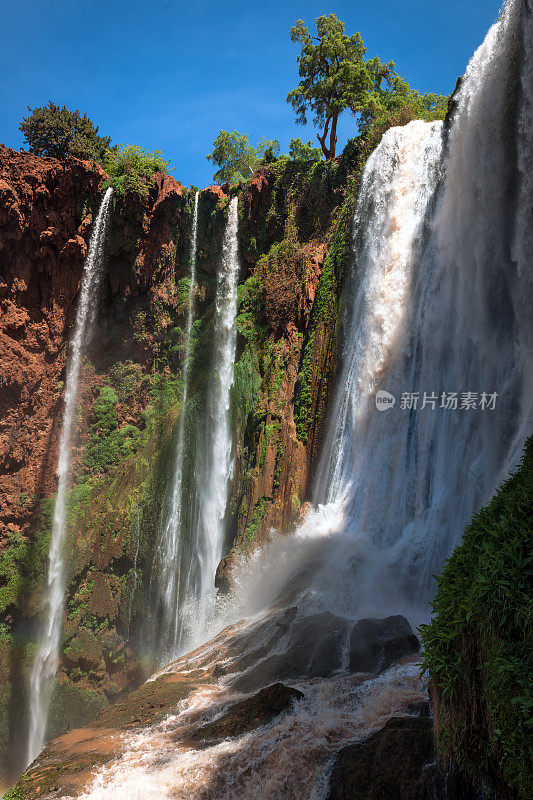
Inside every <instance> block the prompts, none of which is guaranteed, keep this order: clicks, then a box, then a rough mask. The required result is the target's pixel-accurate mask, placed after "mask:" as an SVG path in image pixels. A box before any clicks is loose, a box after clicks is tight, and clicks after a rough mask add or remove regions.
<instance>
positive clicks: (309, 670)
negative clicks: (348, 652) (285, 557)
mask: <svg viewBox="0 0 533 800" xmlns="http://www.w3.org/2000/svg"><path fill="white" fill-rule="evenodd" d="M348 631H349V622H348V621H347V620H345V619H342V618H341V617H336V616H335V615H334V614H331V613H330V612H325V613H322V614H314V615H312V616H309V617H303V618H301V619H297V620H296V621H295V622H293V623H292V625H291V626H290V630H289V631H287V635H288V637H289V638H288V642H287V647H286V649H285V651H284V652H282V653H274V654H273V655H270V656H267V657H266V658H265V659H263V660H262V661H260V662H258V663H256V664H255V665H254V666H252V667H251V668H250V669H249V670H248V671H247V672H245V673H243V674H242V675H239V676H238V677H237V678H236V680H235V681H234V682H233V684H232V685H233V686H234V687H235V688H236V689H237V690H238V691H242V692H248V691H253V690H254V689H256V688H258V687H260V686H265V685H266V684H268V683H271V682H273V681H279V680H285V679H287V678H304V677H306V678H326V677H327V676H328V675H331V674H332V673H333V672H335V671H336V670H339V669H341V667H342V651H343V643H344V642H345V641H346V636H347V635H348ZM282 633H283V630H282Z"/></svg>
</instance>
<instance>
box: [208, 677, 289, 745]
mask: <svg viewBox="0 0 533 800" xmlns="http://www.w3.org/2000/svg"><path fill="white" fill-rule="evenodd" d="M303 696H304V695H303V693H302V692H300V691H298V689H292V688H291V687H290V686H284V684H283V683H274V684H272V686H267V687H266V688H265V689H261V691H260V692H257V694H254V695H253V696H252V697H247V698H246V699H245V700H241V701H240V702H239V703H235V705H233V706H231V708H230V709H229V710H228V711H226V713H225V714H223V715H222V716H221V717H220V718H219V719H217V720H215V721H214V722H211V723H209V724H208V725H204V726H203V727H202V728H199V730H198V731H196V733H195V734H194V736H193V739H194V740H202V741H210V740H215V739H226V738H227V737H229V736H241V735H242V734H243V733H246V732H247V731H250V730H253V729H254V728H260V727H261V726H262V725H266V724H267V723H268V722H271V721H272V720H273V719H275V718H276V717H278V716H279V715H280V714H282V713H283V712H284V711H287V710H288V709H289V708H291V706H292V704H293V703H294V702H295V701H297V700H301V699H302V697H303Z"/></svg>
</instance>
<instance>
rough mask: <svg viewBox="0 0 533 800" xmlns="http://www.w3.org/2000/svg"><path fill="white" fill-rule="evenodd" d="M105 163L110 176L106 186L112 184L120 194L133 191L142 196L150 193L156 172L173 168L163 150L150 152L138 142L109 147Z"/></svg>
mask: <svg viewBox="0 0 533 800" xmlns="http://www.w3.org/2000/svg"><path fill="white" fill-rule="evenodd" d="M103 164H104V168H105V170H106V172H107V173H108V175H109V177H110V180H109V181H108V182H106V184H104V188H106V187H107V186H112V187H113V190H114V191H115V192H116V193H117V194H119V195H122V194H125V193H126V192H128V193H129V192H131V193H132V194H137V195H140V196H141V197H143V196H145V195H147V194H148V190H149V183H150V181H151V179H152V176H153V175H154V173H155V172H168V171H169V170H170V169H172V168H171V166H170V161H167V160H166V159H165V156H164V153H163V151H162V150H156V151H155V152H154V153H150V152H149V151H148V150H145V149H144V148H143V147H139V146H138V145H136V144H119V145H116V146H115V147H113V148H111V149H108V150H107V151H106V153H105V157H104V160H103Z"/></svg>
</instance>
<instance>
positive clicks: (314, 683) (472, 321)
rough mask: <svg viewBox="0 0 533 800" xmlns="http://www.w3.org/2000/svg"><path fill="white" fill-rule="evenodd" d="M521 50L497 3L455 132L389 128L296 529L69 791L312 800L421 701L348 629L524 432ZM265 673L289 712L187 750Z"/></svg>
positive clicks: (457, 518)
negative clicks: (371, 663) (289, 693)
mask: <svg viewBox="0 0 533 800" xmlns="http://www.w3.org/2000/svg"><path fill="white" fill-rule="evenodd" d="M532 44H533V14H531V13H530V12H528V11H527V10H526V6H525V4H524V3H523V2H522V0H515V2H509V3H508V4H507V5H506V7H505V10H504V12H503V13H502V15H501V16H500V19H499V20H498V22H497V23H495V25H494V26H493V27H492V28H491V30H490V31H489V33H488V35H487V38H486V40H485V42H484V43H483V44H482V46H481V47H480V48H479V49H478V50H477V52H476V53H475V55H474V57H473V58H472V60H471V62H470V64H469V66H468V70H467V72H466V75H465V78H464V80H463V84H462V87H461V90H460V92H459V96H458V108H457V111H456V113H455V115H454V118H453V121H452V125H451V128H450V129H449V130H444V128H443V126H442V125H441V124H440V123H431V124H426V123H423V122H419V121H415V122H412V123H410V124H409V125H406V126H405V127H402V128H396V129H392V130H389V131H388V132H387V133H386V134H385V135H384V136H383V139H382V141H381V143H380V144H379V146H378V147H377V148H376V150H375V152H374V153H373V155H372V156H371V157H370V158H369V160H368V162H367V165H366V167H365V171H364V176H363V179H362V183H361V187H360V191H359V196H358V201H357V208H356V213H355V218H354V250H353V252H354V258H353V273H352V275H351V276H350V277H349V279H348V282H347V286H346V297H345V326H344V340H345V351H344V353H343V367H342V372H341V376H340V379H339V384H338V396H337V398H336V400H335V403H334V405H333V408H332V409H331V416H330V427H329V431H328V435H327V437H326V440H325V444H324V452H323V457H322V462H321V465H320V469H319V470H318V475H317V480H316V491H315V508H314V509H312V510H311V511H309V512H308V514H307V516H306V517H305V518H304V520H303V522H302V523H301V524H300V526H299V527H298V528H297V530H296V531H295V532H294V534H293V535H291V536H279V537H274V539H273V541H272V542H271V543H270V544H269V545H267V546H265V547H264V548H263V550H262V551H261V552H256V553H254V554H253V555H252V556H251V557H249V558H246V559H245V558H244V557H243V561H242V563H241V564H240V565H239V564H238V565H237V568H236V570H235V574H234V579H235V583H236V586H237V588H236V592H235V598H234V599H233V600H232V602H231V603H229V605H228V606H226V607H225V608H224V609H223V610H222V611H221V612H220V616H219V618H218V622H217V626H215V627H213V628H212V632H213V633H218V631H220V629H221V628H222V627H223V625H224V624H228V623H231V627H229V628H228V629H227V630H225V631H224V632H223V633H221V634H219V636H217V637H216V638H213V639H212V640H211V641H209V642H208V643H206V644H204V645H203V646H202V647H200V648H199V649H198V650H197V651H195V652H194V653H192V654H190V655H189V656H183V657H182V658H180V659H178V660H177V661H176V662H174V663H173V664H171V665H170V666H167V667H165V670H164V671H165V672H172V671H175V672H176V673H179V676H178V677H177V680H185V679H188V677H189V676H190V675H191V674H195V675H203V676H205V683H204V684H203V685H202V686H201V687H199V688H198V689H197V690H196V691H194V692H193V693H192V694H191V695H190V696H189V697H188V698H187V699H186V700H185V701H183V702H182V703H180V705H179V707H178V708H177V709H176V714H175V715H172V716H169V717H168V718H167V719H166V720H164V721H163V722H162V723H160V724H158V725H153V726H152V727H146V728H145V729H144V730H141V731H137V732H133V733H130V734H127V735H126V736H125V737H124V740H123V742H124V745H123V747H124V750H123V754H122V755H120V756H119V757H117V758H116V759H115V760H114V761H112V762H110V763H109V764H108V765H107V766H105V767H103V768H102V769H100V770H99V771H98V772H97V774H96V776H95V778H94V781H93V783H92V785H91V786H90V788H89V789H88V790H87V792H86V793H85V794H84V795H82V797H83V798H86V799H87V800H89V798H90V800H104V798H107V797H110V796H113V797H115V798H117V800H121V799H122V798H124V800H129V798H130V797H131V796H135V793H137V795H138V796H140V795H142V797H143V798H145V799H146V800H156V798H157V800H159V799H160V798H170V797H172V798H180V799H182V800H186V799H187V798H195V799H196V800H199V798H204V799H205V800H208V798H213V797H216V798H217V800H230V799H231V800H255V799H257V800H259V798H264V797H268V798H272V800H299V799H300V798H303V797H306V798H310V799H311V800H322V798H325V797H327V792H328V774H329V767H330V766H331V761H330V757H331V755H332V754H333V753H335V752H337V751H338V750H339V748H341V747H342V746H343V745H345V744H347V743H349V742H354V741H357V740H360V739H361V738H363V737H366V736H368V734H369V733H371V732H373V731H374V730H376V729H378V728H380V727H382V726H383V724H384V723H385V721H386V720H387V719H388V718H390V717H391V716H394V715H395V714H397V713H398V711H401V710H402V709H404V710H405V707H406V705H407V704H408V703H410V702H412V701H413V700H419V699H421V698H423V697H424V696H425V687H424V684H423V681H421V679H420V674H419V665H418V664H417V663H416V660H415V659H412V660H411V661H409V660H408V659H407V660H406V661H405V662H404V663H401V662H400V663H396V664H394V665H393V666H391V667H390V668H389V669H388V670H387V671H385V672H382V674H380V675H378V676H377V677H372V678H368V675H367V676H365V675H363V676H361V673H360V674H359V675H357V674H354V672H353V670H352V671H351V670H350V668H349V664H350V658H351V655H350V647H351V638H350V637H351V635H352V634H353V631H354V630H355V627H354V626H355V621H356V620H359V619H360V618H362V617H364V616H377V617H380V616H383V615H385V614H389V613H396V614H397V613H398V612H402V613H404V614H405V615H407V616H408V617H410V619H411V620H412V621H414V622H418V621H419V620H421V619H423V618H424V617H426V616H427V613H428V608H427V602H428V600H429V599H430V598H431V594H432V578H431V576H432V574H434V573H435V572H436V571H438V570H439V569H440V568H441V567H442V564H443V561H444V559H445V558H446V557H447V556H448V555H449V553H450V551H451V549H452V548H453V546H454V545H455V544H456V543H457V542H458V541H459V539H460V537H461V533H462V531H463V530H464V527H465V523H466V522H467V520H468V519H469V517H470V516H471V515H472V513H473V512H475V511H476V509H477V508H479V506H480V505H481V504H482V503H484V502H485V501H486V500H488V498H489V497H490V495H491V493H492V492H493V490H494V489H495V487H496V486H497V485H498V483H499V482H500V481H501V480H502V478H504V477H505V476H506V475H507V474H508V471H509V470H510V469H511V468H512V467H513V466H514V465H515V463H516V461H517V458H518V455H519V452H520V448H521V445H522V444H523V441H524V439H525V436H526V434H527V433H528V432H529V430H530V426H531V423H532V421H533V420H532V398H533V385H532V374H531V362H530V353H531V345H532V337H533V321H532V319H531V313H530V312H529V313H528V302H529V298H530V296H531V289H532V285H531V284H532V274H531V263H532V259H533V248H532V242H533V225H532V208H531V201H532V194H531V167H532V163H533V141H532V135H533V119H532V107H533V81H532V80H531V77H532V75H531V69H532V66H531V64H532V60H531V54H532ZM236 215H237V209H236V201H235V200H233V201H232V206H231V208H230V215H229V219H228V229H227V231H226V239H225V244H224V249H225V259H224V270H222V271H221V274H220V277H219V280H220V281H221V282H222V285H223V286H225V287H226V288H225V289H224V290H223V291H220V286H219V301H218V318H217V319H218V325H219V328H218V330H217V341H216V342H215V347H216V348H217V352H219V354H220V358H219V361H218V362H217V363H218V364H219V371H218V373H217V376H216V381H215V384H214V387H213V395H212V397H213V399H216V400H217V404H212V405H211V407H210V414H209V417H208V420H207V421H206V431H207V434H208V436H209V439H208V440H207V441H210V442H211V445H210V447H209V449H208V450H207V451H206V452H207V458H206V462H205V467H206V468H207V467H208V466H209V469H210V471H207V469H206V470H205V471H202V472H201V473H200V480H201V481H204V484H203V492H204V495H203V503H204V505H203V513H202V515H201V519H200V525H199V528H198V530H199V532H201V535H199V536H198V539H197V542H198V544H197V546H198V552H199V561H200V568H199V570H198V580H199V585H200V586H201V587H202V589H201V591H203V592H207V591H208V590H207V581H208V580H209V581H210V580H212V574H213V572H214V567H215V564H216V559H217V557H218V555H219V554H220V531H221V520H222V518H223V513H224V503H225V491H226V486H227V480H228V472H229V467H230V445H229V436H228V425H227V414H228V386H229V385H230V383H231V361H232V356H233V352H234V347H235V344H234V342H235V338H234V337H235V334H234V311H233V312H232V313H233V316H232V313H230V311H231V309H233V308H234V303H235V297H234V295H235V285H234V282H235V276H236V272H237V270H238V265H237V261H236V229H237V216H236ZM224 304H225V305H224ZM223 308H226V309H227V313H221V312H222V309H223ZM222 333H224V335H222ZM325 612H333V613H334V614H335V615H336V616H333V614H331V613H325ZM298 626H300V627H298ZM313 626H315V627H313ZM298 636H299V638H298ZM291 648H292V649H291ZM306 648H307V649H306ZM302 653H304V654H305V655H306V658H304V657H303V656H302ZM307 656H309V657H307ZM319 656H320V658H322V659H323V660H325V661H327V660H328V659H330V660H331V659H332V660H333V662H334V667H333V668H332V669H331V670H330V672H329V674H328V675H327V677H324V675H325V674H326V673H325V672H324V671H320V669H318V668H317V669H316V671H313V669H314V664H316V660H315V662H314V661H313V659H318V657H319ZM298 659H300V660H298ZM295 664H298V665H299V666H298V667H296V666H295ZM215 667H216V668H218V669H217V670H216V672H215ZM297 669H299V670H300V671H299V672H298V671H297ZM283 670H285V672H283ZM291 670H292V671H291ZM216 675H218V676H220V675H222V676H223V677H222V678H220V679H219V680H218V681H217V680H215V676H216ZM273 675H275V676H276V679H281V678H284V679H286V678H287V677H288V679H289V682H290V684H291V686H296V687H297V688H299V689H300V690H301V691H302V692H303V695H304V697H303V698H302V699H301V700H300V701H298V702H297V703H296V705H295V707H294V708H293V710H292V713H288V714H286V715H285V716H281V717H279V718H277V719H275V720H274V721H272V722H271V723H269V724H266V725H263V726H260V727H258V728H257V729H255V730H253V731H251V732H248V733H246V734H245V735H243V736H238V737H233V738H227V739H224V740H221V741H219V742H217V743H216V744H213V745H211V746H209V745H208V744H206V745H205V746H203V745H202V746H200V747H197V746H195V745H194V744H193V745H192V746H191V739H190V736H191V731H193V730H195V728H197V727H198V726H199V725H201V724H202V723H203V722H205V721H206V720H210V719H212V718H213V715H216V714H218V713H221V712H222V711H223V710H224V707H225V704H227V703H228V701H229V700H231V699H232V698H235V696H236V695H237V696H239V693H246V692H249V691H252V690H253V689H254V688H258V687H259V686H261V685H265V684H266V683H267V682H270V681H272V680H273V677H272V676H273Z"/></svg>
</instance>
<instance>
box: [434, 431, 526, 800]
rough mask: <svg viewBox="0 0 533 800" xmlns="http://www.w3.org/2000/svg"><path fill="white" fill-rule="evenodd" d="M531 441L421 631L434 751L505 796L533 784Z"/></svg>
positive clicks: (443, 583) (468, 540)
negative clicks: (431, 705) (431, 698)
mask: <svg viewBox="0 0 533 800" xmlns="http://www.w3.org/2000/svg"><path fill="white" fill-rule="evenodd" d="M532 508H533V438H530V439H529V440H528V442H527V444H526V448H525V451H524V457H523V461H522V465H521V467H520V469H519V470H518V471H517V472H516V474H515V475H513V476H512V477H511V478H509V479H508V480H507V481H506V482H505V483H504V484H503V486H502V487H501V489H500V490H499V491H498V492H497V494H496V495H495V497H494V498H493V499H492V501H491V502H490V503H489V505H487V506H485V507H484V508H482V509H481V510H480V511H479V512H478V513H477V514H476V515H475V516H474V518H473V519H472V522H471V523H470V525H469V527H468V528H467V529H466V532H465V534H464V537H463V541H462V544H461V545H460V546H459V547H457V548H456V550H455V551H454V553H453V555H452V556H451V558H450V559H449V561H448V563H447V565H446V568H445V570H444V572H443V574H442V576H441V577H440V578H439V579H438V591H437V595H436V597H435V601H434V603H433V612H434V617H433V620H432V622H431V623H430V624H429V625H426V626H423V627H422V637H423V641H424V647H425V668H426V670H427V671H428V672H429V675H430V679H431V683H432V687H433V694H434V698H435V704H434V705H435V726H436V733H437V738H438V744H439V747H440V748H441V750H442V751H443V752H444V753H445V754H446V755H447V756H449V757H451V758H452V759H453V760H454V761H455V762H457V764H458V765H459V767H460V768H461V769H463V770H464V771H465V772H467V773H468V774H469V775H471V776H472V777H474V778H481V779H482V780H484V781H488V782H489V783H490V784H491V785H492V787H493V788H494V789H495V790H496V792H501V793H502V794H503V796H505V797H519V798H524V800H525V798H526V797H529V796H530V795H529V791H530V788H531V785H532V781H533V752H532V738H531V725H532V722H533V720H532V712H533V696H532V690H531V675H532V674H533V641H532V620H533V595H532V591H531V588H532V586H533V556H532V545H533V515H532Z"/></svg>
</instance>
